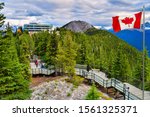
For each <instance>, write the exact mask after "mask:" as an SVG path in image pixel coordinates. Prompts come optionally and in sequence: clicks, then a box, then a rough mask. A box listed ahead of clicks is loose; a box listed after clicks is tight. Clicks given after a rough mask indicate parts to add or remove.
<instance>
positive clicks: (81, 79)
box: [71, 76, 84, 87]
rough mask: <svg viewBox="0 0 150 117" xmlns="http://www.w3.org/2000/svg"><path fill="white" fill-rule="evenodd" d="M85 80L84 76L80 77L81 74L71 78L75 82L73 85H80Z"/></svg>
mask: <svg viewBox="0 0 150 117" xmlns="http://www.w3.org/2000/svg"><path fill="white" fill-rule="evenodd" d="M83 80H84V78H82V77H80V76H74V77H73V78H72V79H71V82H72V83H73V85H74V86H75V87H78V86H79V85H80V84H82V83H83Z"/></svg>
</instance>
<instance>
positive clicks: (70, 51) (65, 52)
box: [56, 31, 78, 77]
mask: <svg viewBox="0 0 150 117" xmlns="http://www.w3.org/2000/svg"><path fill="white" fill-rule="evenodd" d="M77 49H78V48H77V45H76V43H75V42H73V40H72V36H71V33H70V32H69V31H68V32H66V34H65V36H64V40H63V41H62V42H59V45H58V54H57V58H56V64H57V66H59V67H61V69H62V71H63V73H67V74H68V75H69V76H70V77H72V76H73V75H74V74H75V65H76V60H75V58H76V56H77Z"/></svg>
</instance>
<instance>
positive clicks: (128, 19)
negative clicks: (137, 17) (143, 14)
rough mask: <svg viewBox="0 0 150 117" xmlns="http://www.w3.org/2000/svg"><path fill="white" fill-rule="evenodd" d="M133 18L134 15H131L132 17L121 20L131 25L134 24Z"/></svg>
mask: <svg viewBox="0 0 150 117" xmlns="http://www.w3.org/2000/svg"><path fill="white" fill-rule="evenodd" d="M133 20H134V19H133V18H132V17H131V18H129V17H126V18H124V19H122V20H121V21H122V23H124V24H125V25H127V24H128V26H129V27H130V25H129V24H132V22H133Z"/></svg>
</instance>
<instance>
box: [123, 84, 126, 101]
mask: <svg viewBox="0 0 150 117" xmlns="http://www.w3.org/2000/svg"><path fill="white" fill-rule="evenodd" d="M123 94H124V100H125V99H126V84H123Z"/></svg>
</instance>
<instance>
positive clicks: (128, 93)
mask: <svg viewBox="0 0 150 117" xmlns="http://www.w3.org/2000/svg"><path fill="white" fill-rule="evenodd" d="M127 90H128V100H129V97H130V92H129V87H127Z"/></svg>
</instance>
